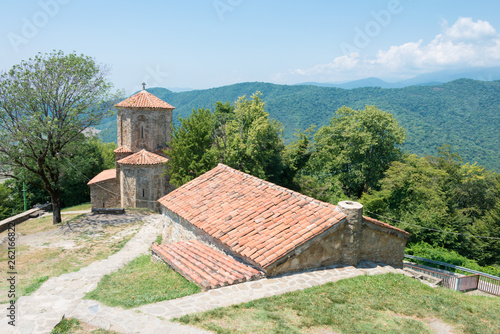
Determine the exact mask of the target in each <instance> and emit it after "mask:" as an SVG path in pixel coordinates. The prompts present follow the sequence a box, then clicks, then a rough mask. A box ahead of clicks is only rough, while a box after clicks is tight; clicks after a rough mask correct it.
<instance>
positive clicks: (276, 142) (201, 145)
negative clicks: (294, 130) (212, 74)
mask: <svg viewBox="0 0 500 334" xmlns="http://www.w3.org/2000/svg"><path fill="white" fill-rule="evenodd" d="M215 106H216V110H215V111H214V112H212V111H210V110H208V109H196V110H193V113H192V114H191V115H190V116H189V117H187V118H184V119H180V123H181V124H180V126H179V127H174V133H173V138H172V143H171V145H170V146H171V148H172V150H171V151H170V152H167V154H168V155H169V157H170V160H169V167H168V168H169V172H170V173H171V181H172V182H173V183H174V184H175V185H177V186H179V185H181V184H184V183H186V182H188V181H190V180H192V179H193V178H195V177H197V176H199V175H201V174H203V173H204V172H206V171H208V170H210V169H211V168H213V167H215V166H216V165H217V163H219V162H222V163H225V164H227V165H229V166H231V167H233V168H236V169H239V170H241V171H244V172H246V173H249V174H252V175H255V176H257V177H260V178H263V179H266V180H269V181H272V182H276V183H282V180H283V179H282V176H283V171H284V162H283V156H282V155H283V151H284V149H285V145H284V142H283V139H282V128H281V125H280V123H278V122H276V121H274V120H271V119H269V114H268V113H267V112H265V111H264V102H263V101H262V99H261V98H260V94H259V93H257V94H254V95H253V96H252V99H250V100H248V99H247V98H246V97H245V96H243V97H240V98H239V99H238V101H237V102H236V103H235V104H234V106H232V105H231V104H230V103H222V102H217V103H216V104H215Z"/></svg>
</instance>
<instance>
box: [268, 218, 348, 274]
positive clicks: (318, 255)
mask: <svg viewBox="0 0 500 334" xmlns="http://www.w3.org/2000/svg"><path fill="white" fill-rule="evenodd" d="M338 225H339V226H338V227H337V229H336V230H335V231H334V232H333V233H331V234H330V235H328V236H327V237H325V238H321V236H320V237H319V239H318V240H313V241H312V242H310V243H306V244H305V245H303V246H301V247H299V249H298V250H297V251H295V252H294V253H293V254H292V255H291V256H290V257H288V258H286V259H284V261H283V260H282V261H279V260H278V262H277V263H276V265H274V266H271V267H270V268H268V269H267V270H266V274H267V275H270V276H276V275H279V274H283V273H288V272H294V271H301V270H306V269H313V268H319V267H324V266H329V265H333V264H340V263H343V253H344V251H345V249H346V244H347V243H348V239H349V238H348V232H347V229H346V225H347V224H346V222H343V223H339V224H338Z"/></svg>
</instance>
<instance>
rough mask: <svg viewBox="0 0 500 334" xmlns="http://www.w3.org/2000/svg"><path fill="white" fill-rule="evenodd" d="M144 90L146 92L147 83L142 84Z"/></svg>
mask: <svg viewBox="0 0 500 334" xmlns="http://www.w3.org/2000/svg"><path fill="white" fill-rule="evenodd" d="M142 90H146V83H145V82H143V83H142Z"/></svg>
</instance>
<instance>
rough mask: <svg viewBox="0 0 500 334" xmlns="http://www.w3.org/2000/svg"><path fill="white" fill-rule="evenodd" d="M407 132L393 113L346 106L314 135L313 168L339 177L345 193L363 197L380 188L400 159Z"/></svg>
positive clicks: (370, 107)
mask: <svg viewBox="0 0 500 334" xmlns="http://www.w3.org/2000/svg"><path fill="white" fill-rule="evenodd" d="M404 139H405V131H404V129H403V128H402V127H401V126H399V124H398V122H397V121H396V120H395V119H394V118H393V116H392V115H391V114H389V113H386V112H383V111H381V110H379V109H377V108H376V107H375V106H366V107H365V109H363V110H353V109H351V108H348V107H342V108H340V109H338V110H337V111H336V112H335V115H334V116H333V117H332V118H331V120H330V124H329V125H328V126H323V127H321V128H320V129H319V130H318V132H317V133H316V134H315V136H314V141H315V143H314V153H313V154H312V156H311V159H310V162H311V164H312V165H311V166H312V168H313V169H315V170H317V171H319V172H321V173H324V174H326V175H331V176H337V177H338V180H339V181H340V183H341V184H342V187H343V189H344V193H345V194H346V195H347V196H349V197H357V198H359V197H360V196H361V194H362V193H363V192H367V191H368V190H369V189H377V188H378V181H379V180H380V179H381V178H382V177H383V173H384V172H385V171H386V170H387V168H388V167H389V165H390V164H391V162H393V161H395V160H398V159H400V157H401V149H400V148H399V145H401V144H403V141H404Z"/></svg>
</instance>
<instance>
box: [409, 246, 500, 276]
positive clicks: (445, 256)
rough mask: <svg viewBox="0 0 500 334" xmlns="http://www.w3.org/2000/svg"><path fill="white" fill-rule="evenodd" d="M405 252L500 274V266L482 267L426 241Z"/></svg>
mask: <svg viewBox="0 0 500 334" xmlns="http://www.w3.org/2000/svg"><path fill="white" fill-rule="evenodd" d="M405 253H406V254H408V255H414V256H418V257H423V258H426V259H430V260H434V261H440V262H446V263H449V264H453V265H456V266H460V267H465V268H468V269H472V270H476V271H481V272H483V273H486V274H490V275H495V276H500V268H498V267H493V266H486V267H482V266H480V265H479V264H478V263H477V262H476V261H474V260H471V259H468V258H466V257H465V256H462V255H460V254H458V253H457V252H455V251H453V250H448V249H446V248H443V247H434V246H431V245H429V244H428V243H425V242H419V243H416V244H411V245H408V246H407V247H406V249H405ZM411 261H412V262H417V263H420V264H423V265H426V266H429V267H436V268H437V267H440V266H438V265H434V264H431V263H427V262H423V261H418V260H411ZM441 269H446V270H449V271H455V272H458V270H453V269H452V268H448V267H446V268H441Z"/></svg>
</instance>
